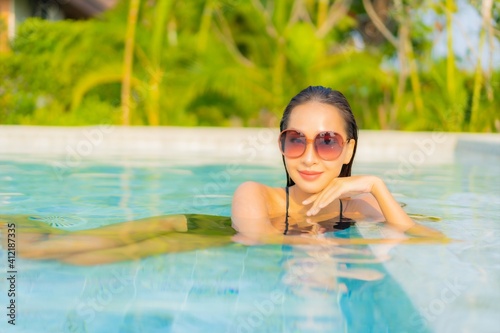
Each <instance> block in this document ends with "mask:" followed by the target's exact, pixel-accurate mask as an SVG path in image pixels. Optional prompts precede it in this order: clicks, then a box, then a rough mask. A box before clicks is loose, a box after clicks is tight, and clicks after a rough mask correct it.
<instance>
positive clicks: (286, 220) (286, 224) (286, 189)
mask: <svg viewBox="0 0 500 333" xmlns="http://www.w3.org/2000/svg"><path fill="white" fill-rule="evenodd" d="M285 191H286V215H285V232H284V233H283V235H286V233H287V232H288V196H289V195H288V186H287V187H286V188H285Z"/></svg>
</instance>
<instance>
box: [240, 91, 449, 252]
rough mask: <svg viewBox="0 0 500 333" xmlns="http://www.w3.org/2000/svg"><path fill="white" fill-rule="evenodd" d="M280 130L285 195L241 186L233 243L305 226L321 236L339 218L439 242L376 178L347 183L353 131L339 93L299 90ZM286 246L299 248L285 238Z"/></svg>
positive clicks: (358, 178) (354, 142)
mask: <svg viewBox="0 0 500 333" xmlns="http://www.w3.org/2000/svg"><path fill="white" fill-rule="evenodd" d="M280 130H281V134H280V137H279V142H278V143H279V146H280V149H281V152H282V154H283V162H284V165H285V171H286V174H287V187H286V188H285V189H283V188H271V187H269V186H266V185H263V184H259V183H255V182H246V183H243V184H242V185H241V186H240V187H239V188H238V189H237V190H236V192H235V194H234V198H233V206H232V220H233V227H234V228H235V229H236V230H237V231H238V235H237V237H236V239H238V240H240V241H242V242H245V241H247V242H259V241H263V242H269V241H272V239H278V240H280V241H281V240H282V237H279V236H278V235H281V234H284V235H287V234H289V232H290V229H291V228H294V229H297V227H298V228H299V229H300V227H302V226H304V224H305V225H307V224H309V225H310V226H311V227H312V229H313V230H315V231H316V232H319V231H322V230H324V228H323V226H325V225H327V226H328V225H330V226H331V225H332V223H331V222H330V223H328V222H329V221H339V222H341V221H342V217H344V216H345V217H347V218H350V219H353V220H358V219H363V220H372V221H379V222H381V221H386V222H387V223H388V224H389V225H391V226H393V227H395V228H396V229H398V230H400V231H403V232H407V233H408V234H411V235H415V236H432V237H442V236H443V235H442V234H441V233H439V232H437V231H435V230H432V229H430V228H426V227H424V226H420V225H417V224H416V223H415V222H413V221H412V220H411V219H410V218H409V217H408V215H407V214H406V213H405V212H404V210H403V209H402V208H401V207H400V205H399V204H398V203H397V202H396V200H394V198H393V196H392V195H391V193H390V192H389V191H388V189H387V187H386V186H385V184H384V182H383V181H382V180H381V179H380V178H378V177H375V176H351V168H352V163H353V160H354V155H355V154H356V146H357V141H358V127H357V125H356V121H355V119H354V115H353V113H352V111H351V107H350V106H349V103H348V102H347V100H346V98H345V97H344V95H342V93H340V92H338V91H335V90H332V89H330V88H325V87H321V86H317V87H308V88H306V89H304V90H303V91H301V92H300V93H299V94H298V95H297V96H295V97H294V98H292V100H291V101H290V103H289V104H288V106H287V107H286V109H285V112H284V113H283V117H282V119H281V123H280ZM332 218H333V220H332ZM283 219H284V221H283ZM336 219H337V220H336ZM287 242H299V243H301V242H303V241H302V239H300V238H299V239H296V238H287Z"/></svg>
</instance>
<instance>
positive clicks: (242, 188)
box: [235, 181, 283, 196]
mask: <svg viewBox="0 0 500 333" xmlns="http://www.w3.org/2000/svg"><path fill="white" fill-rule="evenodd" d="M281 191H283V188H281V187H271V186H268V185H266V184H262V183H259V182H255V181H246V182H243V183H241V184H240V185H239V186H238V187H237V188H236V191H235V195H237V194H239V195H245V196H246V195H252V196H253V195H264V196H268V195H276V194H279V193H280V192H281Z"/></svg>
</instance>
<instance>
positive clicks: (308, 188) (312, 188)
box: [295, 182, 325, 195]
mask: <svg viewBox="0 0 500 333" xmlns="http://www.w3.org/2000/svg"><path fill="white" fill-rule="evenodd" d="M295 185H297V187H298V188H300V190H301V191H302V192H305V193H308V194H310V195H313V194H316V193H319V192H321V191H322V190H323V189H324V188H325V187H324V186H321V184H313V183H304V182H298V183H295Z"/></svg>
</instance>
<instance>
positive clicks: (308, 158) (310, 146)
mask: <svg viewBox="0 0 500 333" xmlns="http://www.w3.org/2000/svg"><path fill="white" fill-rule="evenodd" d="M302 161H303V163H304V164H305V165H312V164H315V163H316V162H317V161H318V155H317V154H316V149H314V143H312V142H308V143H307V145H306V151H305V152H304V154H303V155H302Z"/></svg>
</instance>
